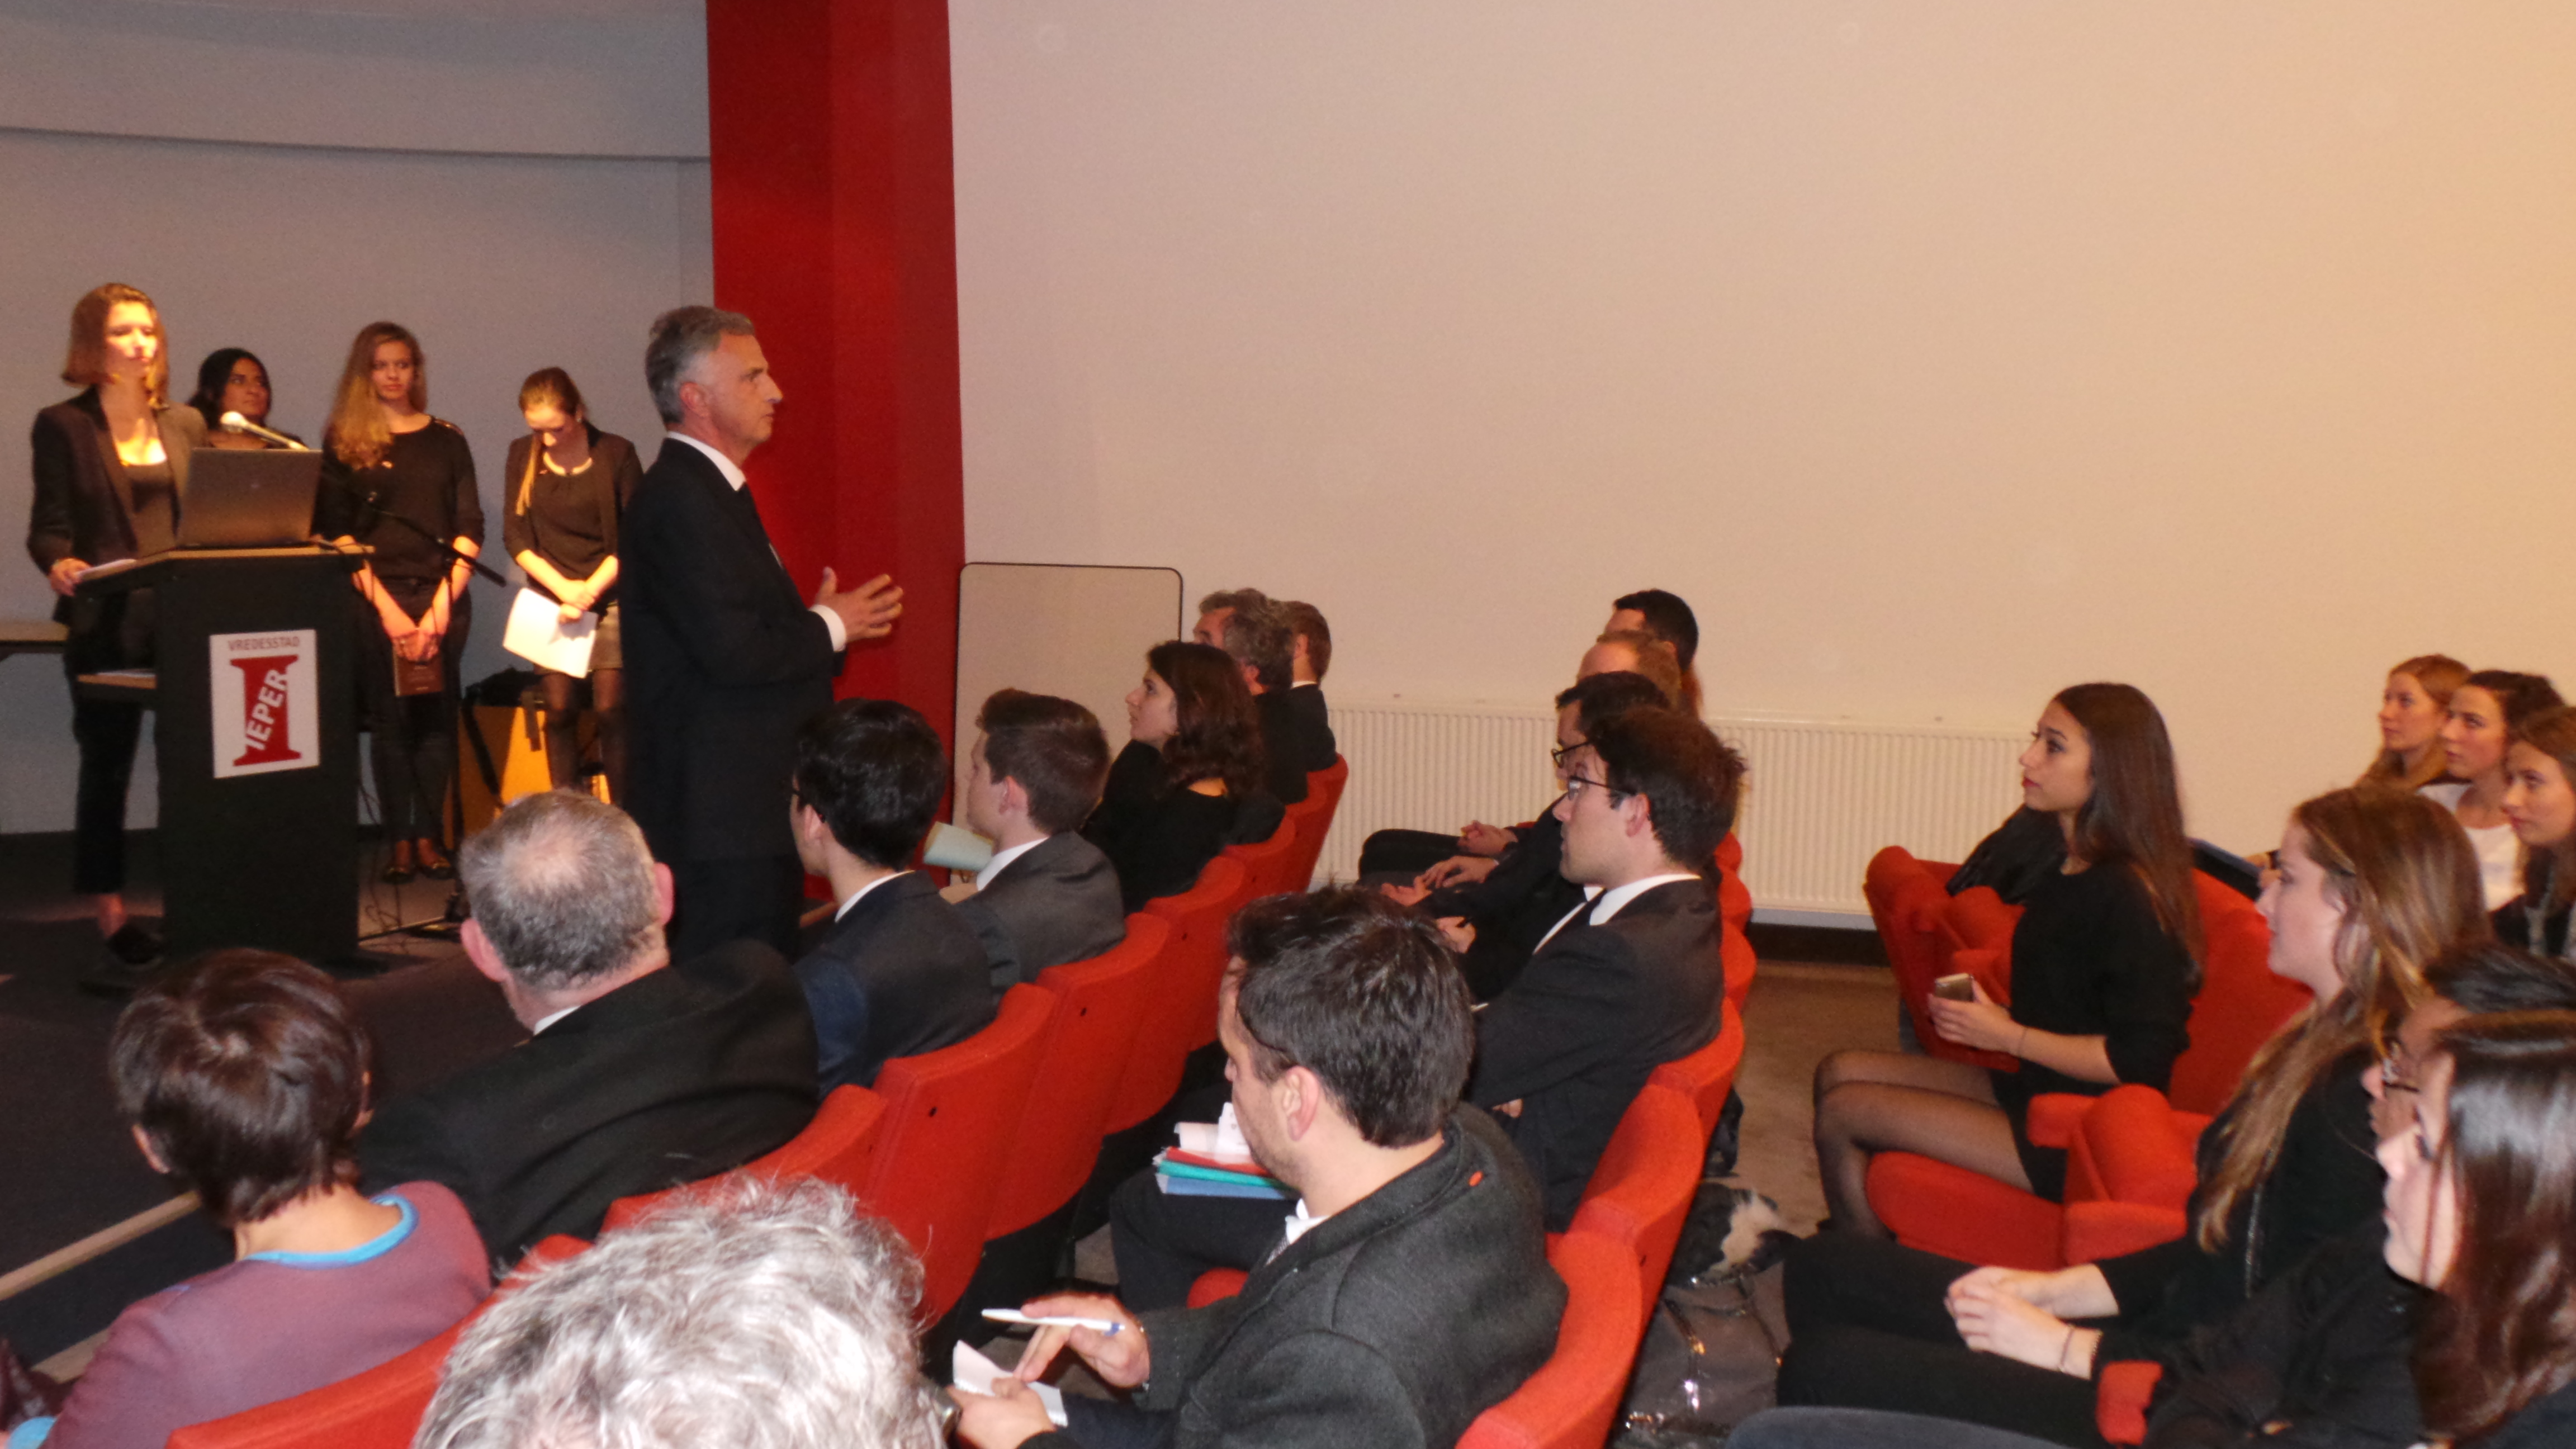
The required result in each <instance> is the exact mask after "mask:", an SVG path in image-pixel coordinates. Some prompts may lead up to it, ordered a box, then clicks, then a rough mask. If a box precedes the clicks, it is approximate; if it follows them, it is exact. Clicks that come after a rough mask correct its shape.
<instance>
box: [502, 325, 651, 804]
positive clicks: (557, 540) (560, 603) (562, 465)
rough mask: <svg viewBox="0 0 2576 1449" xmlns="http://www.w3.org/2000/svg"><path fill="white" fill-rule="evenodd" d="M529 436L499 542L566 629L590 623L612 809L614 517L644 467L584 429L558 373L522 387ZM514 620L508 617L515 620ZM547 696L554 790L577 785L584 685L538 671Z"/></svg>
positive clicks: (613, 442) (621, 709)
mask: <svg viewBox="0 0 2576 1449" xmlns="http://www.w3.org/2000/svg"><path fill="white" fill-rule="evenodd" d="M519 414H520V416H522V417H524V418H526V419H527V420H528V436H526V437H524V438H521V439H519V440H518V441H517V442H514V443H512V444H511V445H510V461H509V469H508V472H507V474H506V476H507V477H508V479H509V480H510V481H509V488H510V506H509V507H508V509H506V510H505V511H504V512H503V514H502V520H501V541H502V543H503V544H504V545H505V546H506V547H507V548H508V549H509V551H510V557H511V558H513V559H515V560H517V562H518V565H519V567H520V568H522V569H525V570H527V574H528V587H529V588H530V589H531V590H533V591H535V592H536V593H538V594H541V595H543V596H544V597H545V598H547V599H549V600H551V601H553V602H554V604H555V605H556V612H557V615H558V617H559V618H560V619H561V621H562V622H563V623H567V624H569V623H574V622H576V621H578V620H580V619H581V617H582V616H583V615H585V614H596V615H597V616H598V624H597V627H596V628H595V629H593V631H592V633H591V643H590V703H591V708H592V709H593V710H595V711H597V715H598V721H599V764H600V768H601V770H602V771H603V772H604V773H605V774H606V775H607V776H608V793H609V798H610V799H612V800H621V801H622V800H624V799H625V798H626V688H625V684H624V680H625V677H626V670H625V667H624V659H623V657H622V656H621V654H620V651H619V648H618V621H617V516H618V514H619V513H621V512H623V511H624V510H625V507H626V505H627V503H628V501H630V500H631V499H633V498H634V496H635V485H636V484H638V483H640V482H642V481H643V478H644V467H643V465H642V464H641V463H640V462H638V461H637V459H636V457H635V445H634V444H633V443H630V442H628V441H626V440H625V439H624V438H621V437H619V436H617V435H616V434H615V433H604V432H601V431H600V430H599V429H598V428H597V427H596V426H594V425H593V424H592V423H591V421H590V411H589V409H588V408H587V407H586V406H584V404H583V402H582V398H581V389H580V388H578V387H576V386H574V385H573V380H572V377H571V376H570V374H568V373H566V372H565V371H564V370H563V369H562V368H560V367H548V368H543V369H540V370H539V371H537V372H534V373H531V374H529V376H528V380H527V381H526V382H523V383H521V384H520V385H519ZM514 612H515V611H514ZM537 681H538V684H539V686H540V687H541V688H543V689H544V690H545V696H546V704H545V710H546V773H547V774H548V776H550V777H551V778H552V780H553V782H554V785H555V787H556V788H557V789H561V788H563V787H564V786H566V785H571V784H573V783H574V782H575V781H576V780H578V779H579V778H580V775H581V738H580V733H579V730H578V728H577V727H578V725H579V723H580V720H581V713H580V711H581V680H580V679H579V678H577V677H576V676H574V675H571V674H567V673H564V672H563V671H561V670H557V669H550V668H547V667H546V666H545V665H543V664H540V665H538V666H537Z"/></svg>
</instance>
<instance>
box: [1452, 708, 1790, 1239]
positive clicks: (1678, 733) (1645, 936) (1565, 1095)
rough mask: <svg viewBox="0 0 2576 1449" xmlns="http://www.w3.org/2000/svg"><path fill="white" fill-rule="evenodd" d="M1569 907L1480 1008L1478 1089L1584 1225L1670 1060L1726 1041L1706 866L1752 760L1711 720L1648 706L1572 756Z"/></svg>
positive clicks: (1563, 1212) (1552, 1210)
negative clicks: (1641, 1099)
mask: <svg viewBox="0 0 2576 1449" xmlns="http://www.w3.org/2000/svg"><path fill="white" fill-rule="evenodd" d="M1564 763H1565V794H1564V795H1563V796H1562V797H1561V798H1559V799H1558V800H1557V802H1556V805H1555V810H1554V813H1555V815H1556V818H1557V821H1558V823H1559V824H1561V825H1562V826H1563V827H1564V828H1565V844H1564V848H1563V855H1564V861H1563V864H1562V866H1561V867H1560V869H1562V871H1563V872H1564V874H1565V878H1566V879H1568V880H1570V881H1573V882H1574V883H1575V884H1577V885H1580V886H1583V887H1584V888H1585V890H1586V892H1587V893H1588V894H1589V896H1590V899H1589V900H1587V901H1585V902H1584V903H1583V904H1581V905H1579V906H1576V907H1575V908H1574V909H1573V910H1572V911H1569V912H1567V914H1566V916H1565V919H1563V920H1562V921H1559V922H1558V923H1557V925H1556V929H1555V930H1554V931H1553V932H1551V933H1550V934H1549V936H1548V937H1547V939H1546V940H1544V941H1542V942H1541V943H1540V944H1539V948H1538V950H1537V952H1536V953H1535V954H1534V955H1532V956H1531V957H1530V961H1529V964H1528V965H1527V966H1525V967H1523V968H1522V969H1521V974H1520V976H1519V978H1518V979H1517V980H1515V981H1514V982H1513V983H1512V985H1511V986H1510V988H1509V989H1507V990H1505V991H1504V992H1503V993H1502V994H1501V995H1500V996H1497V997H1495V998H1494V1000H1493V1002H1492V1003H1491V1004H1490V1005H1488V1006H1487V1007H1486V1008H1485V1009H1484V1010H1483V1011H1481V1012H1479V1013H1477V1016H1476V1074H1475V1077H1474V1079H1473V1080H1471V1081H1470V1082H1469V1083H1468V1086H1467V1098H1468V1100H1469V1101H1472V1102H1475V1103H1477V1104H1479V1105H1481V1106H1486V1107H1491V1108H1494V1109H1495V1110H1496V1111H1497V1112H1499V1113H1500V1114H1502V1116H1503V1117H1504V1118H1505V1119H1506V1121H1505V1126H1506V1127H1507V1128H1508V1130H1509V1131H1510V1132H1511V1135H1512V1141H1513V1142H1514V1143H1515V1144H1516V1145H1517V1146H1518V1147H1519V1148H1520V1149H1521V1154H1522V1156H1524V1157H1526V1158H1527V1159H1528V1160H1529V1164H1530V1170H1531V1171H1532V1172H1533V1173H1534V1174H1536V1176H1537V1178H1538V1180H1539V1186H1540V1188H1541V1190H1542V1191H1543V1192H1544V1193H1545V1194H1546V1197H1547V1221H1548V1227H1549V1229H1550V1230H1551V1231H1559V1230H1562V1229H1564V1228H1565V1227H1566V1226H1567V1225H1569V1224H1570V1223H1572V1221H1573V1220H1574V1209H1575V1206H1576V1204H1577V1203H1578V1202H1579V1201H1580V1199H1581V1198H1582V1196H1583V1189H1584V1187H1585V1186H1586V1185H1587V1184H1588V1183H1590V1182H1591V1180H1592V1169H1593V1166H1594V1165H1595V1164H1596V1163H1598V1162H1599V1161H1600V1160H1601V1150H1602V1149H1603V1148H1604V1147H1606V1146H1608V1145H1609V1142H1610V1134H1611V1132H1612V1131H1613V1130H1615V1129H1616V1128H1617V1127H1618V1125H1619V1118H1620V1116H1621V1115H1622V1114H1623V1113H1625V1112H1626V1111H1627V1110H1628V1104H1629V1103H1630V1102H1631V1101H1633V1100H1635V1098H1636V1095H1637V1091H1638V1089H1639V1088H1641V1087H1643V1086H1645V1084H1646V1078H1647V1077H1648V1076H1650V1075H1652V1074H1653V1072H1654V1070H1655V1068H1657V1067H1659V1066H1661V1065H1663V1064H1664V1063H1665V1062H1668V1061H1672V1060H1673V1059H1675V1058H1677V1057H1682V1056H1687V1055H1689V1054H1690V1053H1691V1052H1694V1051H1697V1050H1698V1049H1699V1048H1701V1047H1704V1046H1706V1045H1708V1044H1709V1042H1711V1041H1713V1040H1715V1039H1716V1036H1717V1030H1718V1017H1719V1012H1720V1008H1721V1005H1722V1002H1723V1000H1724V996H1725V986H1726V971H1725V966H1724V964H1723V962H1722V961H1721V959H1720V954H1719V941H1720V935H1719V933H1720V929H1721V928H1720V926H1719V922H1718V915H1717V891H1716V888H1715V887H1714V886H1713V885H1712V884H1711V883H1710V881H1709V880H1708V879H1707V878H1706V877H1705V876H1704V875H1703V874H1702V872H1704V871H1706V870H1708V869H1710V868H1711V865H1710V862H1711V861H1713V860H1714V859H1715V858H1716V854H1717V846H1718V842H1720V841H1722V840H1724V839H1725V838H1726V832H1727V831H1728V830H1730V829H1732V828H1734V824H1735V805H1736V797H1737V795H1738V793H1739V791H1740V789H1741V787H1742V784H1743V780H1744V761H1743V760H1742V758H1741V757H1739V756H1738V755H1737V754H1736V753H1735V751H1733V750H1732V749H1729V748H1728V747H1727V746H1726V745H1724V744H1723V743H1720V742H1719V740H1718V739H1717V737H1716V736H1715V735H1712V734H1710V733H1709V731H1708V727H1707V726H1706V725H1703V724H1701V723H1700V722H1699V721H1697V720H1695V719H1690V718H1687V717H1685V716H1683V715H1681V714H1680V713H1678V712H1675V711H1672V710H1663V709H1633V710H1630V711H1628V712H1627V713H1625V714H1619V715H1614V716H1612V717H1610V718H1608V719H1604V720H1601V721H1600V722H1599V723H1598V724H1596V725H1595V726H1594V727H1593V729H1592V732H1591V734H1590V736H1589V738H1588V739H1586V740H1585V742H1584V743H1583V745H1582V747H1581V748H1579V749H1577V750H1575V751H1574V752H1572V753H1571V754H1569V755H1567V756H1566V758H1565V762H1564Z"/></svg>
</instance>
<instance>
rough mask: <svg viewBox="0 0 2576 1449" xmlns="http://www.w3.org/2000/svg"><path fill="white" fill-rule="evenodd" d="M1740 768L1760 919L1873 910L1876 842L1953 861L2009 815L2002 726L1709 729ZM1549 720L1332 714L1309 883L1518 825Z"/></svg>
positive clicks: (1453, 712)
mask: <svg viewBox="0 0 2576 1449" xmlns="http://www.w3.org/2000/svg"><path fill="white" fill-rule="evenodd" d="M1709 724H1710V727H1711V728H1713V729H1715V730H1716V731H1717V732H1718V734H1719V735H1721V736H1722V737H1724V738H1725V739H1726V740H1727V742H1728V743H1730V744H1732V745H1734V746H1735V747H1736V748H1737V749H1738V750H1740V751H1742V752H1743V754H1744V757H1745V760H1746V762H1747V765H1748V767H1749V773H1748V777H1747V784H1746V788H1745V798H1744V805H1743V809H1742V812H1741V813H1740V815H1739V816H1738V818H1737V822H1736V834H1737V835H1738V837H1739V838H1740V839H1741V840H1742V841H1743V844H1744V884H1745V886H1746V888H1747V889H1749V890H1750V891H1752V893H1753V900H1754V904H1755V905H1756V907H1758V908H1759V909H1760V910H1761V911H1762V913H1763V914H1764V915H1765V916H1766V917H1772V918H1777V917H1778V916H1779V915H1780V914H1782V913H1801V914H1822V915H1862V916H1865V915H1867V914H1868V910H1869V907H1868V904H1867V903H1866V902H1865V901H1863V899H1862V898H1861V891H1860V883H1861V873H1862V871H1863V870H1864V869H1865V868H1866V867H1867V866H1868V864H1869V858H1870V856H1871V855H1873V854H1875V853H1876V852H1877V851H1878V849H1879V848H1880V847H1881V846H1886V845H1902V846H1904V847H1906V848H1907V849H1909V850H1911V851H1913V852H1914V853H1915V854H1917V855H1921V856H1924V857H1926V858H1928V859H1936V860H1957V859H1959V858H1960V857H1961V856H1962V855H1964V854H1966V853H1967V851H1968V849H1969V848H1970V847H1971V846H1973V845H1975V844H1976V842H1977V841H1978V840H1979V839H1980V838H1981V837H1983V836H1984V835H1985V833H1986V832H1987V831H1989V830H1992V829H1993V828H1994V827H1995V825H1996V823H1997V822H1999V821H2001V820H2002V819H2003V818H2004V816H2006V815H2007V814H2009V813H2011V811H2012V809H2013V807H2014V806H2015V805H2016V804H2018V803H2019V791H2018V789H2017V782H2018V780H2019V778H2020V773H2019V770H2018V768H2017V767H2016V766H2015V765H2014V763H2013V762H2014V759H2015V757H2016V756H2018V755H2019V754H2020V753H2021V749H2022V744H2023V737H2022V735H2020V734H2019V733H2016V732H2011V731H2004V730H1968V729H1953V728H1946V727H1937V726H1934V727H1913V726H1903V725H1884V724H1863V723H1855V722H1850V721H1838V720H1799V719H1766V718H1744V719H1712V720H1710V721H1709ZM1555 729H1556V720H1555V716H1554V715H1553V714H1549V713H1546V712H1542V711H1537V710H1529V709H1518V708H1509V707H1501V706H1493V705H1473V704H1434V703H1425V702H1419V701H1411V700H1384V701H1378V700H1363V701H1353V702H1351V703H1347V704H1336V705H1335V706H1334V707H1333V733H1334V735H1335V736H1336V738H1337V739H1338V740H1339V741H1340V744H1341V751H1342V754H1343V756H1344V757H1345V758H1347V759H1348V760H1349V761H1350V762H1351V781H1350V786H1349V788H1348V789H1347V790H1346V791H1345V792H1344V794H1343V797H1342V804H1341V808H1340V809H1339V811H1337V812H1336V814H1335V817H1334V821H1333V831H1332V834H1331V835H1330V836H1329V837H1328V838H1327V839H1326V841H1325V844H1324V854H1323V859H1322V861H1321V863H1320V865H1319V871H1320V872H1321V873H1322V874H1324V875H1327V876H1330V877H1333V878H1337V879H1345V880H1346V879H1349V878H1350V877H1351V876H1352V875H1353V874H1354V873H1355V871H1356V867H1357V865H1358V862H1359V854H1360V842H1361V841H1362V840H1365V839H1366V838H1367V837H1368V835H1369V833H1370V832H1371V831H1374V830H1381V829H1385V828H1388V827H1405V828H1412V829H1420V830H1455V829H1456V828H1458V827H1459V826H1460V825H1463V824H1465V823H1466V822H1467V821H1469V820H1485V821H1489V822H1492V823H1494V824H1498V825H1500V824H1508V823H1510V822H1513V821H1517V820H1526V819H1528V818H1529V817H1530V815H1531V814H1532V813H1533V812H1535V811H1537V810H1538V809H1539V808H1541V807H1542V806H1543V805H1545V804H1546V803H1547V801H1548V800H1550V799H1551V798H1553V796H1554V794H1555V789H1556V785H1555V781H1554V779H1553V777H1552V776H1551V775H1550V773H1549V771H1548V766H1547V751H1548V747H1549V746H1550V745H1552V744H1554V743H1555Z"/></svg>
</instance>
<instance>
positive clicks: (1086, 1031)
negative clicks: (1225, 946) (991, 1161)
mask: <svg viewBox="0 0 2576 1449" xmlns="http://www.w3.org/2000/svg"><path fill="white" fill-rule="evenodd" d="M1171 938H1172V926H1171V923H1170V922H1169V921H1166V920H1164V919H1163V918H1162V917H1160V916H1149V915H1147V914H1145V913H1144V912H1143V911H1138V912H1137V913H1136V914H1134V915H1132V916H1129V917H1128V918H1127V939H1126V940H1124V941H1122V942H1120V943H1119V944H1118V945H1117V946H1116V947H1114V948H1113V949H1111V950H1109V951H1108V952H1106V953H1104V954H1102V955H1099V956H1095V957H1093V958H1092V959H1090V960H1088V961H1074V962H1069V963H1067V964H1065V965H1062V966H1050V967H1048V968H1047V969H1046V970H1045V971H1044V972H1042V973H1040V974H1039V976H1038V985H1040V986H1043V987H1045V988H1046V989H1047V990H1049V991H1052V992H1054V993H1055V996H1056V1002H1055V1014H1054V1016H1053V1017H1052V1018H1050V1019H1049V1020H1048V1022H1047V1027H1046V1035H1045V1038H1044V1042H1043V1044H1042V1045H1041V1046H1040V1048H1039V1052H1038V1072H1037V1080H1038V1081H1039V1082H1041V1083H1043V1084H1044V1086H1043V1088H1041V1089H1039V1090H1035V1091H1032V1092H1030V1093H1029V1094H1028V1105H1027V1106H1026V1107H1025V1108H1023V1109H1022V1111H1021V1113H1020V1122H1019V1126H1018V1127H1017V1128H1016V1129H1015V1130H1014V1131H1013V1132H1012V1134H1011V1141H1012V1147H1011V1151H1010V1155H1009V1156H1008V1157H1007V1158H1006V1159H1005V1160H1004V1162H1003V1164H1002V1181H1001V1186H1000V1189H999V1190H998V1191H997V1192H996V1193H995V1194H994V1197H993V1214H992V1219H991V1221H990V1222H989V1223H988V1224H987V1225H986V1226H985V1229H984V1236H985V1237H987V1238H998V1237H1000V1236H1002V1235H1003V1234H1004V1233H1015V1232H1018V1231H1019V1230H1020V1229H1022V1228H1025V1227H1027V1226H1029V1225H1030V1224H1032V1223H1035V1222H1037V1221H1038V1220H1039V1219H1041V1218H1044V1217H1045V1216H1046V1215H1047V1214H1049V1213H1051V1212H1054V1211H1055V1210H1056V1209H1057V1208H1059V1207H1062V1206H1063V1205H1064V1204H1065V1203H1067V1202H1069V1201H1071V1200H1072V1198H1073V1195H1074V1194H1075V1193H1077V1192H1080V1191H1081V1190H1082V1184H1083V1180H1084V1179H1085V1178H1087V1177H1089V1176H1090V1174H1091V1164H1092V1159H1093V1158H1094V1157H1096V1156H1097V1155H1098V1154H1099V1152H1100V1128H1101V1124H1102V1123H1104V1122H1106V1121H1107V1120H1108V1119H1109V1098H1110V1095H1111V1094H1112V1093H1114V1092H1116V1091H1117V1090H1118V1078H1119V1075H1120V1073H1121V1072H1122V1071H1123V1070H1124V1069H1125V1067H1126V1064H1127V1051H1128V1048H1129V1047H1130V1046H1131V1045H1132V1044H1133V1043H1134V1042H1135V1039H1136V1024H1137V1023H1138V1022H1139V1021H1140V1020H1142V1019H1143V1017H1144V1014H1145V989H1146V987H1147V985H1148V984H1149V983H1150V973H1151V972H1152V970H1153V967H1154V964H1155V962H1157V961H1158V960H1160V959H1161V958H1162V955H1163V952H1164V950H1165V949H1166V948H1167V947H1168V946H1169V945H1170V943H1171Z"/></svg>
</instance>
